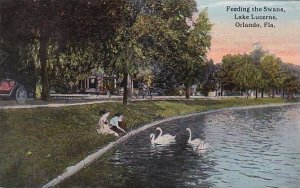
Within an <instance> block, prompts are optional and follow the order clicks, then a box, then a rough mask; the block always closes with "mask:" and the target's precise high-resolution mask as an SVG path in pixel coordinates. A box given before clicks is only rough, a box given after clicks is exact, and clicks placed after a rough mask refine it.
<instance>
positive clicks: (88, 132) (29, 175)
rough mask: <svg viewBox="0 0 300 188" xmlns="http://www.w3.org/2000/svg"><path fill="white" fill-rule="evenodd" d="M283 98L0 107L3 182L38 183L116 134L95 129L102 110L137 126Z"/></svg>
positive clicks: (0, 178) (0, 180)
mask: <svg viewBox="0 0 300 188" xmlns="http://www.w3.org/2000/svg"><path fill="white" fill-rule="evenodd" d="M284 102H295V101H285V100H282V99H278V98H275V99H271V98H265V99H257V100H255V99H248V100H246V99H223V100H204V99H202V100H200V99H199V100H180V101H175V100H174V101H173V100H167V101H143V102H132V103H131V104H129V105H128V106H127V107H124V106H122V104H121V103H119V102H116V103H102V104H94V105H85V106H70V107H61V108H34V109H11V110H0V148H1V149H0V187H1V186H2V187H9V188H11V187H40V186H41V185H43V184H45V183H47V182H48V181H50V180H52V179H53V178H55V177H56V176H57V175H59V174H61V173H62V172H63V171H64V169H65V168H66V167H68V166H71V165H74V164H76V163H77V162H78V161H80V160H82V159H83V158H84V157H85V156H87V155H89V154H91V153H93V152H95V151H96V150H98V149H99V148H101V147H103V146H104V145H106V144H108V143H109V142H111V141H113V140H115V139H116V138H115V137H114V136H102V135H98V134H97V133H96V127H97V121H98V118H99V117H98V112H99V111H100V110H102V109H107V110H109V111H111V112H112V114H113V113H115V112H123V113H124V114H125V117H126V122H127V125H128V126H129V127H130V128H135V127H138V126H141V125H143V124H146V123H149V122H153V121H155V120H158V119H162V118H165V117H170V116H175V115H183V114H187V113H191V112H200V111H206V110H211V109H220V108H226V107H233V106H245V105H255V104H266V103H284Z"/></svg>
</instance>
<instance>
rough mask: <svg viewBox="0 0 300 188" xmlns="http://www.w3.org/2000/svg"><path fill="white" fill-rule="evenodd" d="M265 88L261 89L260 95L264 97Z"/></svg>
mask: <svg viewBox="0 0 300 188" xmlns="http://www.w3.org/2000/svg"><path fill="white" fill-rule="evenodd" d="M264 91H265V90H264V89H261V94H260V96H261V98H264Z"/></svg>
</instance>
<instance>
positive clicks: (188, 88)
mask: <svg viewBox="0 0 300 188" xmlns="http://www.w3.org/2000/svg"><path fill="white" fill-rule="evenodd" d="M184 86H185V98H186V99H189V98H190V87H189V85H188V84H184Z"/></svg>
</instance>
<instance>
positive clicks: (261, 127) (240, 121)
mask: <svg viewBox="0 0 300 188" xmlns="http://www.w3.org/2000/svg"><path fill="white" fill-rule="evenodd" d="M159 127H161V128H162V130H163V132H164V133H169V134H171V135H175V134H176V135H177V136H176V142H175V143H174V144H171V145H169V146H165V147H153V146H151V144H150V138H149V135H150V133H156V135H157V134H158V132H157V131H156V127H153V128H150V129H148V130H146V131H145V132H142V133H140V134H139V135H136V136H134V137H132V138H130V139H129V140H127V141H126V142H124V143H123V144H121V145H119V146H118V147H117V148H116V149H115V150H114V151H113V152H112V155H109V156H108V157H107V158H106V160H102V161H101V162H98V163H96V167H95V166H94V165H92V166H94V167H93V168H94V169H95V168H97V169H98V172H97V174H98V175H99V176H98V177H97V176H95V177H96V180H92V179H90V180H88V181H85V180H83V181H84V182H82V183H84V184H85V185H86V186H92V187H93V186H95V185H96V184H98V185H99V184H101V185H105V186H107V187H111V186H115V185H117V186H118V187H236V188H240V187H243V188H248V187H249V188H252V187H299V186H300V105H294V106H285V107H272V108H259V109H248V110H225V111H222V112H215V113H209V114H205V115H199V116H194V117H192V118H186V119H180V120H176V121H172V122H169V123H164V124H161V125H159ZM187 127H189V128H190V129H191V130H192V139H194V138H201V139H203V140H205V141H206V142H207V143H209V148H208V149H207V151H206V152H205V153H203V154H197V153H195V152H194V151H193V149H192V148H191V147H190V146H189V145H187V140H188V137H189V135H188V132H187V131H186V128H187ZM102 166H106V167H107V166H110V169H111V170H110V171H108V172H102V171H101V167H102ZM100 174H101V175H100ZM103 175H105V176H106V177H111V179H112V180H113V181H106V178H103ZM101 177H102V178H101ZM114 177H115V178H114ZM75 179H76V178H75ZM99 179H101V181H100V180H99ZM91 181H92V182H93V183H91ZM96 181H99V182H98V183H96ZM73 183H74V182H73ZM82 183H79V184H81V185H82ZM79 184H77V185H79Z"/></svg>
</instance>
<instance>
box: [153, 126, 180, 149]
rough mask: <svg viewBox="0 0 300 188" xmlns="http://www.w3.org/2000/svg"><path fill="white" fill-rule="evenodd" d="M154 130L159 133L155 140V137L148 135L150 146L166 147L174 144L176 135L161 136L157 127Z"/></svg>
mask: <svg viewBox="0 0 300 188" xmlns="http://www.w3.org/2000/svg"><path fill="white" fill-rule="evenodd" d="M156 130H159V131H160V133H159V135H158V136H157V138H155V135H154V134H153V133H152V134H150V139H151V144H160V145H168V144H170V143H172V142H175V137H176V135H175V136H172V135H170V134H164V135H162V130H161V128H159V127H157V128H156Z"/></svg>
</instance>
